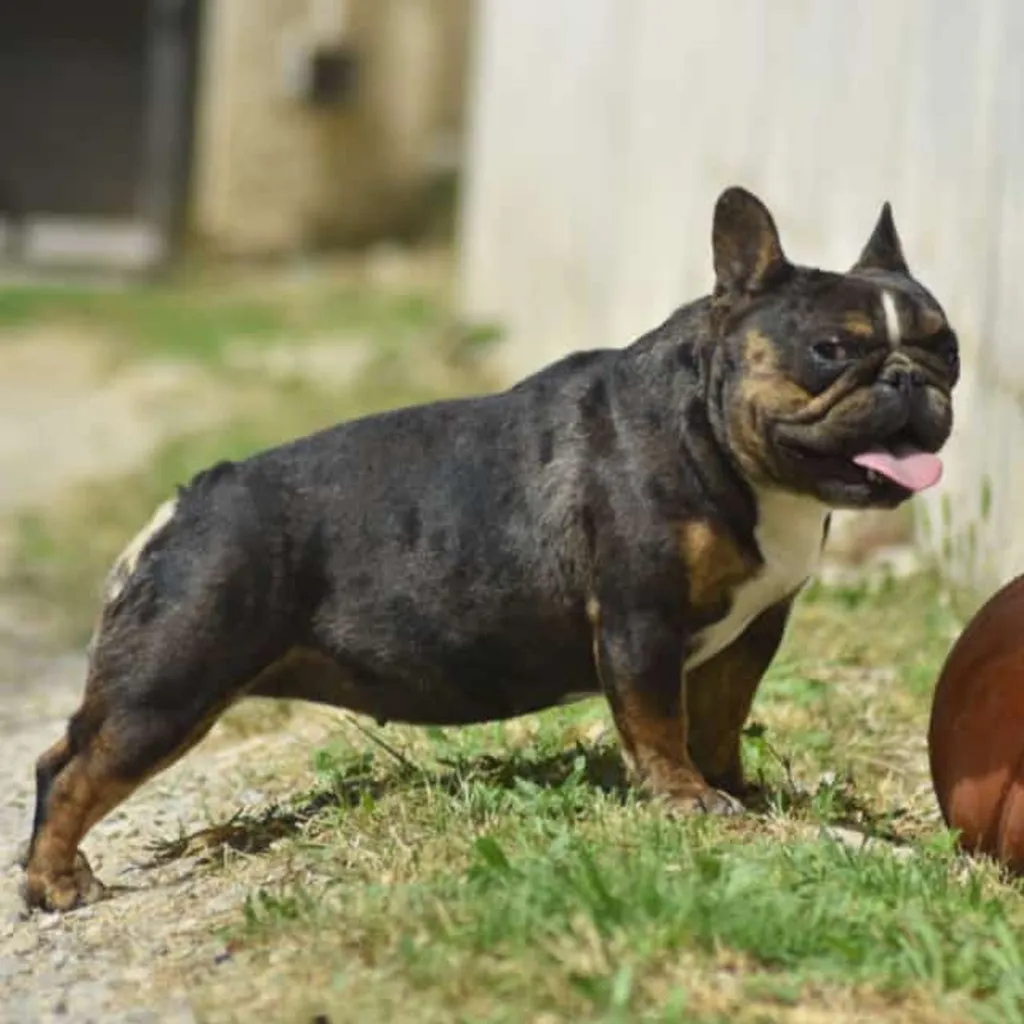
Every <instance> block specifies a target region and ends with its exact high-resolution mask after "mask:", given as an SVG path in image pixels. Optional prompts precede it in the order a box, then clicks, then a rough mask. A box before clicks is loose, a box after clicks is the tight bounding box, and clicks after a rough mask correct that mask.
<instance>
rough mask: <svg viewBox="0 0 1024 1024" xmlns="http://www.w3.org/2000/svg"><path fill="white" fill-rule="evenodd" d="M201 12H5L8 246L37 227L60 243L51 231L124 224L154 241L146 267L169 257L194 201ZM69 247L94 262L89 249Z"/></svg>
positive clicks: (54, 4)
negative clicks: (190, 188)
mask: <svg viewBox="0 0 1024 1024" xmlns="http://www.w3.org/2000/svg"><path fill="white" fill-rule="evenodd" d="M199 2H200V0H88V2H83V0H20V2H17V3H0V218H4V219H5V220H6V221H7V224H8V227H13V228H14V229H15V230H14V231H13V232H10V231H8V233H7V234H8V241H9V242H10V241H11V240H12V238H13V239H15V240H16V241H18V240H20V241H21V242H24V237H21V238H20V239H19V237H18V236H24V235H27V234H33V233H36V234H37V233H38V231H42V230H43V227H41V225H42V226H45V225H49V229H50V238H51V243H52V239H53V238H56V237H58V235H59V233H60V232H59V231H57V230H56V229H55V228H54V225H60V224H63V225H64V233H65V235H68V237H71V235H73V234H74V230H75V229H74V225H75V224H77V225H78V230H79V233H80V234H81V232H82V231H88V230H92V231H93V232H96V231H101V232H102V229H103V228H104V226H107V227H110V226H114V225H117V224H118V223H120V224H121V225H123V226H126V227H132V228H134V229H135V230H136V231H139V230H141V231H142V232H149V234H150V236H151V241H152V243H153V244H152V245H151V246H150V247H149V250H148V255H149V257H150V259H153V258H158V259H159V258H164V257H165V256H166V255H167V250H168V248H169V246H171V245H173V240H174V237H175V236H176V229H177V226H178V224H179V223H180V219H181V216H182V212H183V206H184V201H185V194H186V192H185V179H186V177H187V172H188V166H189V162H190V159H189V155H190V147H191V138H192V122H193V107H194V93H195V78H196V65H197V56H198V38H199ZM19 229H20V230H19ZM37 229H38V230H37ZM44 234H45V232H44ZM29 248H31V246H29ZM36 248H38V246H36ZM44 248H45V246H44ZM51 248H52V244H51ZM58 248H59V246H58ZM71 248H72V249H77V251H78V253H79V255H80V257H85V258H87V253H88V251H89V246H88V245H84V246H83V245H82V244H81V238H78V239H77V241H76V242H75V244H72V245H71Z"/></svg>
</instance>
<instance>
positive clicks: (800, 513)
mask: <svg viewBox="0 0 1024 1024" xmlns="http://www.w3.org/2000/svg"><path fill="white" fill-rule="evenodd" d="M758 511H759V519H758V524H757V529H756V530H755V531H754V537H755V539H756V540H757V546H758V548H760V551H761V557H762V559H763V560H764V565H763V566H762V567H761V571H760V572H759V573H758V574H757V575H756V576H754V577H753V578H751V579H749V580H748V581H747V582H746V583H743V584H741V585H740V586H739V587H737V588H736V590H735V591H734V592H733V600H732V605H731V607H730V608H729V613H728V614H727V615H726V616H725V618H724V619H721V620H719V621H718V622H716V623H714V624H713V625H711V626H708V628H707V629H705V630H702V631H701V633H699V634H698V636H697V638H696V643H695V644H694V647H693V651H692V653H691V654H690V656H689V658H687V659H686V665H685V667H686V668H688V669H690V668H696V667H697V666H698V665H700V664H702V663H703V662H705V661H707V660H708V659H709V658H713V657H714V656H715V655H716V654H717V653H718V652H719V651H721V650H724V649H725V648H726V647H728V646H729V644H731V643H732V642H733V641H734V640H735V639H736V638H737V637H738V636H739V635H740V634H741V633H742V632H743V631H744V630H745V629H746V628H747V626H749V625H750V623H751V622H753V620H754V619H756V618H757V616H758V615H760V614H761V612H763V611H764V610H765V609H766V608H769V607H771V606H772V605H773V604H776V603H777V602H779V601H781V600H782V599H783V598H784V597H787V596H788V595H790V594H792V593H794V592H795V591H796V590H798V589H799V588H800V587H801V586H802V585H803V584H804V582H805V581H806V580H807V579H808V577H810V576H811V574H812V573H813V572H814V569H815V567H816V566H817V564H818V560H819V558H820V557H821V547H822V537H823V533H824V529H825V519H826V517H827V516H828V514H829V509H828V508H826V507H825V506H824V505H822V504H820V503H819V502H817V501H815V500H814V499H813V498H804V497H800V496H798V495H793V494H784V493H781V492H778V491H764V492H761V493H760V494H759V495H758Z"/></svg>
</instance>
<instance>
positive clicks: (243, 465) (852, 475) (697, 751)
mask: <svg viewBox="0 0 1024 1024" xmlns="http://www.w3.org/2000/svg"><path fill="white" fill-rule="evenodd" d="M713 250H714V266H715V274H716V283H715V289H714V293H713V294H712V295H711V296H709V297H706V298H702V299H699V300H697V301H696V302H693V303H692V304H690V305H687V306H684V307H683V308H682V309H679V310H678V311H677V312H675V313H674V314H672V316H671V317H669V319H668V320H667V321H666V322H665V323H664V324H662V325H661V326H660V327H658V328H656V329H655V330H653V331H651V332H650V333H649V334H647V335H645V336H644V337H642V338H640V339H639V340H638V341H636V342H635V343H634V344H632V345H631V346H629V347H628V348H625V349H622V350H607V351H592V352H580V353H577V354H575V355H571V356H569V357H568V358H565V359H563V360H561V361H560V362H558V363H555V364H554V365H553V366H550V367H548V368H547V369H545V370H542V371H541V372H539V373H537V374H535V375H534V376H531V377H529V378H527V379H526V380H524V381H522V382H521V383H519V384H517V385H516V386H515V387H513V388H511V389H510V390H508V391H505V392H502V393H500V394H495V395H491V396H487V397H482V398H470V399H465V400H461V401H450V402H440V403H436V404H432V405H425V406H420V407H416V408H406V409H398V410H395V411H392V412H387V413H383V414H381V415H376V416H370V417H368V418H365V419H361V420H357V421H355V422H351V423H344V424H341V425H339V426H337V427H334V428H332V429H330V430H326V431H323V432H321V433H317V434H314V435H312V436H309V437H304V438H301V439H300V440H297V441H294V442H292V443H290V444H286V445H283V446H282V447H279V448H275V449H272V450H270V451H267V452H263V453H261V454H258V455H255V456H253V457H252V458H250V459H247V460H245V461H243V462H237V463H221V464H219V465H217V466H214V467H213V468H212V469H209V470H207V471H206V472H203V473H200V474H199V475H198V476H197V477H195V478H194V479H193V480H192V481H191V482H190V483H189V484H188V485H187V486H185V487H184V488H182V489H181V490H180V492H179V494H178V496H177V497H176V498H175V499H174V500H172V501H169V502H167V503H166V504H164V505H163V506H162V507H161V508H160V509H159V510H158V511H157V513H156V515H155V516H154V518H153V519H152V521H151V522H150V523H149V525H148V526H147V527H146V528H145V529H144V530H143V531H142V532H141V533H140V534H139V535H138V536H137V537H136V538H135V539H134V540H133V541H132V542H131V544H129V546H128V547H127V549H126V550H125V551H124V553H123V554H122V555H121V557H120V558H119V559H118V561H117V563H116V564H115V566H114V568H113V570H112V572H111V575H110V578H109V581H108V585H107V591H106V596H105V601H104V605H103V608H102V611H101V614H100V618H99V622H98V625H97V630H96V634H95V636H94V638H93V642H92V644H91V648H90V661H89V671H88V679H87V681H86V686H85V695H84V698H83V701H82V705H81V707H80V709H79V710H78V711H77V712H76V713H75V715H74V716H73V717H72V718H71V721H70V724H69V725H68V729H67V733H66V735H65V736H64V737H63V738H62V739H61V740H59V741H58V742H57V743H56V744H55V745H54V746H53V747H51V748H50V749H49V750H48V751H47V752H46V753H44V754H43V755H42V757H41V758H40V759H39V762H38V765H37V787H38V792H37V805H36V814H35V823H34V827H33V832H32V838H31V842H30V844H29V850H28V860H27V864H26V867H27V881H26V886H25V891H26V896H27V899H28V901H29V903H30V904H33V905H38V906H43V907H49V908H55V909H60V910H67V909H70V908H72V907H75V906H77V905H79V904H81V903H84V902H88V901H90V900H93V899H95V898H97V897H98V896H100V895H101V894H102V892H103V887H102V886H101V884H100V883H99V882H98V881H97V880H96V879H95V878H94V877H93V875H92V873H91V871H90V870H89V867H88V864H87V863H86V861H85V859H84V857H83V856H82V855H81V853H79V851H78V847H79V843H80V842H81V840H82V838H83V836H84V835H85V834H86V832H87V831H88V829H89V828H90V827H91V826H92V825H94V824H95V823H96V822H97V821H98V820H99V819H100V818H102V817H103V816H104V815H105V814H107V813H108V812H109V811H110V810H111V809H112V808H113V807H115V806H116V805H117V804H118V803H119V802H120V801H122V800H124V799H125V798H126V797H127V796H128V795H129V794H130V793H131V792H132V791H133V790H134V789H135V788H136V787H137V786H139V785H140V784H141V783H142V782H143V781H145V780H146V779H149V778H151V777H152V776H153V775H154V774H155V773H156V772H158V771H160V770H161V769H162V768H165V767H166V766H168V765H169V764H171V763H172V762H174V761H175V760H176V759H177V758H179V757H181V756H182V755H183V754H184V753H185V752H186V751H187V750H189V748H190V747H192V746H193V745H194V744H195V743H197V742H198V741H199V740H200V739H201V738H202V737H203V736H204V735H205V734H206V732H207V731H208V730H209V729H210V727H211V726H212V724H213V723H214V721H215V720H216V718H217V716H218V715H219V714H220V713H221V712H222V711H224V709H225V708H227V707H228V705H230V704H231V703H232V702H234V701H236V700H238V699H240V698H242V697H245V696H253V695H255V696H264V697H266V696H271V697H286V698H299V699H305V700H310V701H318V702H322V703H326V704H331V705H336V706H339V707H343V708H349V709H351V710H353V711H356V712H362V713H365V714H367V715H372V716H373V717H374V718H376V719H378V720H379V721H387V720H395V721H400V722H412V723H436V724H459V723H469V722H484V721H488V720H492V719H503V718H509V717H512V716H516V715H523V714H526V713H528V712H532V711H539V710H541V709H543V708H547V707H551V706H552V705H555V704H559V703H562V702H564V701H566V700H571V699H574V698H578V697H582V696H589V695H597V694H603V695H604V696H605V697H606V698H607V699H608V703H609V705H610V707H611V711H612V715H613V717H614V720H615V724H616V727H617V729H618V733H619V736H620V739H621V745H622V748H623V751H624V753H625V754H626V755H627V761H628V762H629V763H630V765H631V767H632V769H633V771H634V773H635V775H636V777H637V778H638V780H639V781H641V782H642V783H643V784H645V785H646V786H647V787H648V788H649V790H650V791H651V792H652V793H653V794H655V795H657V796H660V797H662V798H664V799H667V800H668V801H669V802H670V803H671V804H672V805H674V806H675V807H678V808H681V809H683V810H705V811H728V810H730V809H732V808H734V806H735V803H734V800H733V799H732V797H730V796H728V795H726V794H735V795H741V794H742V793H743V790H744V785H743V773H742V765H741V761H740V731H741V728H742V726H743V724H744V721H745V719H746V718H747V715H748V712H749V710H750V705H751V701H752V700H753V697H754V693H755V691H756V690H757V687H758V684H759V682H760V679H761V677H762V675H763V673H764V671H765V669H766V668H767V666H768V664H769V662H770V661H771V659H772V657H773V656H774V654H775V651H776V649H777V648H778V645H779V642H780V640H781V637H782V634H783V630H784V628H785V625H786V620H787V618H788V616H789V611H790V606H791V604H792V602H793V599H794V596H795V595H796V593H797V592H798V591H799V589H800V587H801V586H802V584H803V583H804V582H805V581H806V580H807V579H808V577H809V576H810V575H811V574H812V573H813V572H814V569H815V564H816V562H817V560H818V558H819V555H820V552H821V548H822V544H823V540H824V537H825V533H826V529H827V525H828V520H829V514H830V512H831V510H832V509H836V508H869V507H886V508H887V507H893V506H896V505H898V504H900V503H901V502H903V501H905V500H906V499H907V498H909V497H910V496H911V495H912V494H914V493H915V492H917V491H920V490H922V489H924V488H926V487H929V486H931V485H932V484H934V483H935V482H936V481H937V480H938V478H939V476H940V473H941V470H942V465H941V462H940V460H939V458H938V457H937V455H936V454H935V453H936V452H938V451H939V449H940V448H941V447H942V445H943V444H944V443H945V441H946V439H947V437H948V435H949V433H950V429H951V426H952V411H951V402H950V397H951V391H952V389H953V386H954V384H955V383H956V380H957V377H958V373H959V367H958V356H957V340H956V336H955V334H954V333H953V331H952V329H951V328H950V326H949V324H948V323H947V321H946V317H945V315H944V313H943V311H942V309H941V307H940V306H939V304H938V303H937V302H936V301H935V299H934V298H933V297H932V296H931V295H930V294H929V293H928V291H926V290H925V288H924V287H923V286H922V285H921V284H919V283H918V282H917V281H916V280H915V279H914V278H913V277H912V276H911V274H910V272H909V270H908V269H907V265H906V263H905V262H904V257H903V254H902V251H901V246H900V242H899V239H898V237H897V234H896V230H895V227H894V225H893V221H892V216H891V213H890V210H889V207H888V205H886V206H885V207H884V208H883V210H882V214H881V217H880V219H879V221H878V224H877V226H876V227H875V230H874V233H873V234H872V236H871V239H870V241H869V242H868V243H867V246H866V247H865V249H864V251H863V253H862V254H861V256H860V259H859V260H858V261H857V263H856V265H855V266H854V267H853V269H852V270H851V271H850V272H849V273H845V274H838V273H827V272H824V271H821V270H814V269H808V268H804V267H798V266H794V265H793V264H791V263H789V262H788V261H787V259H786V257H785V256H784V255H783V251H782V248H781V245H780V243H779V238H778V234H777V232H776V228H775V225H774V223H773V221H772V218H771V215H770V214H769V213H768V211H767V210H766V209H765V207H764V206H763V205H762V204H761V203H760V202H759V201H758V200H757V199H756V198H755V197H754V196H753V195H751V194H750V193H748V192H746V191H744V190H743V189H740V188H730V189H728V190H727V191H726V192H724V193H723V194H722V196H721V197H720V198H719V200H718V203H717V206H716V208H715V214H714V229H713Z"/></svg>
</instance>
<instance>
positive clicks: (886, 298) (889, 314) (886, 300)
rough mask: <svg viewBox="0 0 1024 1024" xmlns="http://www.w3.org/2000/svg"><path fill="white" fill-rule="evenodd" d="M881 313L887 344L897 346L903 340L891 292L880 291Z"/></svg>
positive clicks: (898, 314) (898, 316) (898, 315)
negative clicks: (883, 317)
mask: <svg viewBox="0 0 1024 1024" xmlns="http://www.w3.org/2000/svg"><path fill="white" fill-rule="evenodd" d="M882 313H883V314H884V316H885V333H886V334H887V335H888V336H889V344H890V345H892V346H893V347H895V346H898V345H899V343H900V342H901V341H902V340H903V336H902V334H901V333H900V313H899V310H898V309H897V308H896V300H895V299H894V298H893V297H892V292H890V291H887V290H886V289H885V288H883V289H882Z"/></svg>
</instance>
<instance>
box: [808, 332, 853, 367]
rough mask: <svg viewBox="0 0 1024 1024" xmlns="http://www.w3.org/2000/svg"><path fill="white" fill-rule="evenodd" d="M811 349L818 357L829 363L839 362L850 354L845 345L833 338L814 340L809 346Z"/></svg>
mask: <svg viewBox="0 0 1024 1024" xmlns="http://www.w3.org/2000/svg"><path fill="white" fill-rule="evenodd" d="M811 351H813V352H814V354H815V355H816V356H817V357H818V358H819V359H824V360H825V361H826V362H829V363H841V362H843V360H845V359H847V358H849V355H850V353H849V351H848V350H847V348H846V346H845V345H844V344H843V343H842V342H840V341H836V339H835V338H823V339H822V340H821V341H816V342H815V343H814V344H813V345H812V346H811Z"/></svg>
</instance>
